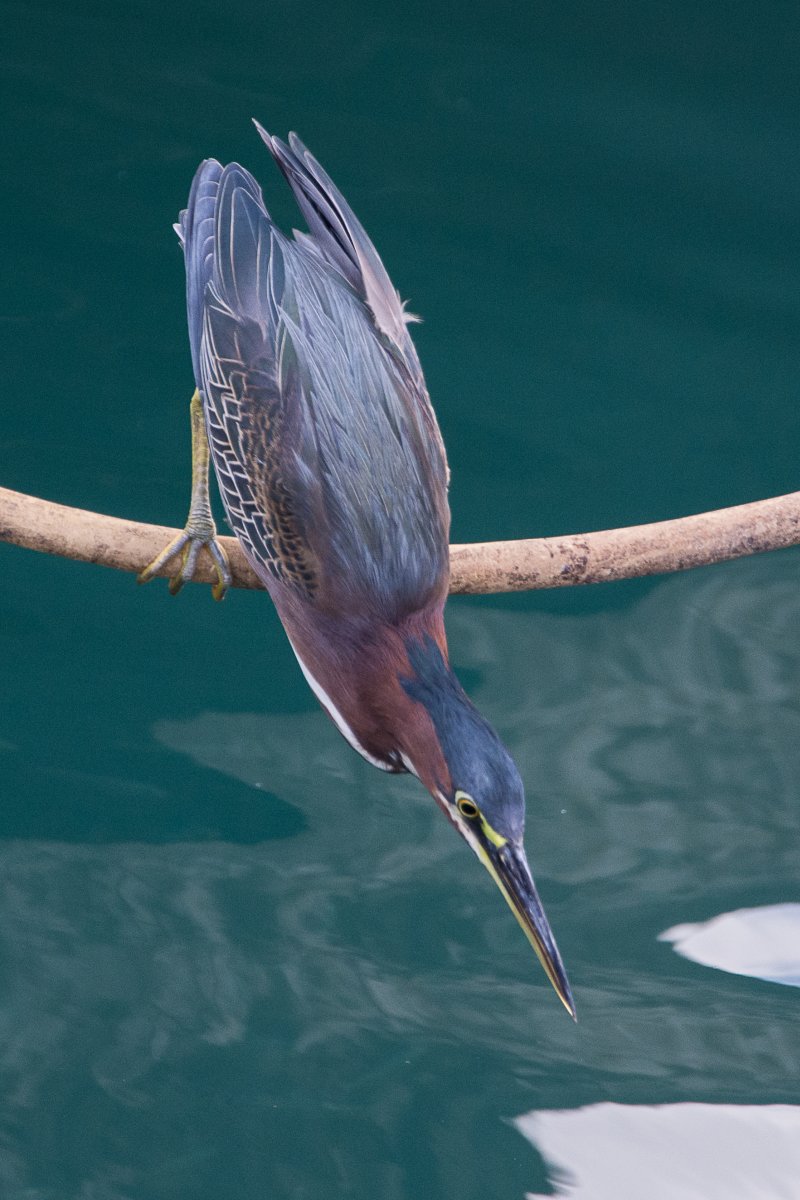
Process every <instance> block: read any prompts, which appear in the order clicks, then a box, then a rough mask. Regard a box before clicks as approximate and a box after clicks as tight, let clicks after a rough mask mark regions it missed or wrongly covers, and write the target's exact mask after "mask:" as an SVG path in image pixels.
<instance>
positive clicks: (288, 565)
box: [179, 131, 449, 624]
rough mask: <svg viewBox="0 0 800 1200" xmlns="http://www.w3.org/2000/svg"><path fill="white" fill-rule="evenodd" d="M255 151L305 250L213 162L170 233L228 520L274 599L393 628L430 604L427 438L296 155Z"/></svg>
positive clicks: (432, 491)
mask: <svg viewBox="0 0 800 1200" xmlns="http://www.w3.org/2000/svg"><path fill="white" fill-rule="evenodd" d="M262 136H264V140H265V141H266V142H267V145H268V146H269V148H270V150H271V152H272V153H273V155H274V157H275V158H276V161H277V162H278V165H279V166H280V167H281V169H282V170H283V172H284V174H285V175H286V177H287V179H288V181H289V183H290V184H291V186H292V189H293V191H294V193H295V196H296V197H297V199H298V201H299V203H300V206H301V208H302V210H303V213H304V215H305V217H306V220H307V221H308V224H309V228H310V234H295V238H294V240H291V239H288V238H286V237H285V236H284V235H283V234H282V233H281V232H280V231H279V230H278V229H277V228H276V227H275V225H274V224H273V223H272V221H271V219H270V217H269V215H268V213H267V211H266V209H265V207H264V204H263V200H262V197H261V192H260V189H259V187H258V185H257V184H256V183H255V181H254V180H253V178H252V176H251V175H249V173H248V172H246V171H245V170H243V168H241V167H240V166H238V165H237V164H231V165H229V166H227V167H224V168H223V167H221V166H220V164H219V163H217V162H215V161H213V160H209V161H207V162H205V163H203V164H202V165H201V167H200V169H199V170H198V172H197V175H196V177H195V181H194V184H193V186H192V192H191V195H190V198H189V204H188V207H187V209H186V211H185V212H184V213H182V214H181V222H180V226H179V233H180V235H181V238H182V241H183V243H184V251H185V255H186V267H187V298H188V310H189V327H190V340H191V343H192V358H193V363H194V368H195V375H196V379H197V384H198V387H199V388H200V391H201V393H202V395H203V400H204V406H205V411H206V420H207V427H208V432H209V441H210V445H211V449H212V455H213V459H214V465H215V468H216V472H217V477H218V480H219V483H220V489H221V492H222V495H223V499H224V502H225V507H226V510H227V513H228V519H229V521H230V524H231V526H232V527H233V529H234V532H235V533H236V534H237V536H238V537H239V539H240V541H241V542H242V544H243V545H244V547H245V549H246V551H247V553H248V555H249V556H250V558H251V560H252V561H253V563H254V565H255V567H256V569H257V570H258V571H259V572H260V573H261V575H262V577H263V578H264V579H265V582H267V584H268V585H269V586H271V588H272V589H273V590H275V589H276V588H277V589H286V588H288V589H290V591H291V593H292V594H293V595H295V596H297V597H302V599H303V600H305V601H307V602H308V603H310V604H312V605H313V606H314V607H315V608H318V609H319V610H320V611H327V612H329V613H332V614H334V615H337V614H342V615H344V614H359V615H361V616H363V617H366V618H372V619H375V618H379V619H380V620H382V621H384V622H387V623H391V624H397V623H399V622H400V621H402V620H403V619H404V618H405V617H406V616H408V615H409V614H411V613H414V612H416V611H419V610H420V609H423V608H425V607H426V606H427V605H429V604H431V603H434V602H437V601H439V600H441V599H443V596H444V594H445V592H446V586H447V575H448V560H447V543H448V531H449V509H448V505H447V466H446V462H445V455H444V449H443V446H442V441H441V437H440V435H439V431H438V427H437V425H436V420H435V417H434V415H433V411H432V409H431V406H430V402H429V400H428V396H427V392H426V390H425V385H424V381H423V378H422V373H421V370H420V367H419V361H418V359H417V356H416V353H415V351H414V348H413V346H412V344H411V340H410V338H409V336H408V331H407V328H406V323H405V320H404V317H403V310H402V305H401V304H400V301H399V299H398V297H397V294H396V292H395V291H394V289H393V288H392V285H391V283H390V282H389V279H388V277H387V276H386V272H385V270H384V268H383V266H382V264H381V262H380V259H379V258H378V255H377V253H376V252H375V250H374V247H373V246H372V244H371V243H370V242H369V240H368V238H367V236H366V234H365V233H364V231H363V229H362V227H361V226H360V224H359V223H358V221H357V220H356V218H355V217H354V215H353V214H352V212H351V210H350V209H349V207H348V205H347V204H346V202H345V200H344V198H343V197H342V196H341V193H339V192H338V190H337V189H336V188H335V186H334V185H333V183H332V182H331V181H330V179H329V178H328V177H327V175H325V173H324V172H323V171H322V169H321V167H319V164H317V163H316V161H315V160H314V159H313V158H312V157H311V155H309V154H308V152H307V151H306V150H305V148H304V147H303V146H302V144H301V143H300V142H299V141H298V140H297V139H296V138H294V139H292V141H291V143H290V146H285V145H283V143H280V142H278V141H277V139H272V138H269V137H268V135H265V134H263V131H262Z"/></svg>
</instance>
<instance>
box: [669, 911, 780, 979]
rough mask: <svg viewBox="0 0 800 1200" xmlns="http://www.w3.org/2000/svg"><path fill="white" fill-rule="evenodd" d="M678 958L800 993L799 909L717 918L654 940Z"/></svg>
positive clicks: (734, 914)
mask: <svg viewBox="0 0 800 1200" xmlns="http://www.w3.org/2000/svg"><path fill="white" fill-rule="evenodd" d="M659 940H660V941H662V942H671V943H672V945H673V947H674V949H675V950H676V951H677V952H678V954H682V955H683V956H684V958H690V959H691V960H692V962H696V963H702V965H703V966H704V967H716V968H717V969H718V970H720V971H730V972H732V973H733V974H734V975H754V976H755V977H756V978H758V979H766V980H768V981H769V982H770V983H787V984H791V985H792V986H794V987H800V904H771V905H768V906H765V907H763V908H740V909H737V911H736V912H729V913H721V914H720V916H718V917H713V918H712V919H711V920H710V921H702V922H700V923H699V924H695V925H674V926H673V927H672V929H666V930H665V931H664V932H663V933H662V934H659Z"/></svg>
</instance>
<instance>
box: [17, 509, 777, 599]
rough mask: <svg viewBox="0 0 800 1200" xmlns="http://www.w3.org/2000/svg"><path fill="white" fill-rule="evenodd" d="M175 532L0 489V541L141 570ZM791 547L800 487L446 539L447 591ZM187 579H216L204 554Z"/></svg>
mask: <svg viewBox="0 0 800 1200" xmlns="http://www.w3.org/2000/svg"><path fill="white" fill-rule="evenodd" d="M176 533H177V530H175V529H167V528H166V527H165V526H163V525H143V524H140V523H139V522H136V521H124V520H120V519H119V518H118V517H108V516H104V515H103V514H101V513H93V512H87V511H85V510H84V509H81V508H67V507H65V506H64V505H62V504H53V503H52V502H51V501H49V500H40V499H38V498H37V497H35V496H26V495H24V494H23V493H21V492H12V491H10V490H9V489H8V488H0V541H5V542H11V543H12V544H13V545H16V546H25V547H27V548H28V549H29V550H38V551H41V552H42V553H44V554H59V555H62V556H63V557H65V558H74V559H77V560H79V561H80V562H90V563H97V564H99V565H101V566H104V567H115V568H116V569H117V570H120V571H134V572H139V571H141V569H142V568H143V567H144V566H145V565H146V564H147V563H148V562H150V561H151V560H152V559H153V558H155V556H156V554H158V552H159V551H160V550H161V549H162V548H163V547H164V546H165V545H166V543H167V542H168V541H169V540H170V539H171V538H173V537H174V536H175V534H176ZM220 540H221V542H222V544H223V546H224V547H225V549H226V551H227V553H228V557H229V559H230V564H231V571H232V573H233V586H234V587H243V588H259V587H262V586H263V585H262V584H261V582H260V581H259V579H258V577H257V576H256V574H255V572H254V571H253V570H252V568H251V567H250V565H249V563H248V562H247V560H246V558H245V556H244V553H243V552H242V549H241V547H240V546H239V544H238V542H237V541H236V539H235V538H230V537H226V538H221V539H220ZM798 544H800V492H791V493H790V494H789V495H787V496H774V497H773V498H772V499H770V500H757V501H755V502H754V503H752V504H740V505H737V506H736V507H735V508H721V509H717V510H716V511H714V512H707V513H701V514H699V515H697V516H692V517H679V518H677V519H676V520H672V521H657V522H655V523H654V524H651V525H633V526H631V527H629V528H627V529H606V530H601V531H599V532H595V533H580V534H568V535H566V536H564V537H550V538H526V539H524V540H522V541H510V542H477V543H474V544H472V545H467V546H451V548H450V556H451V569H452V575H451V582H450V591H451V592H461V593H465V592H469V593H473V594H474V593H482V592H520V591H527V590H529V589H532V588H553V587H566V586H570V585H572V584H578V583H602V582H606V581H609V580H613V579H631V578H633V577H635V576H640V575H658V574H662V573H664V572H669V571H685V570H688V569H689V568H690V567H702V566H707V565H708V564H710V563H718V562H725V561H727V560H728V559H731V558H741V557H743V556H745V555H748V554H761V553H763V552H764V551H767V550H781V549H785V548H786V547H788V546H796V545H798ZM175 570H177V563H176V562H171V563H169V564H168V565H167V568H166V569H165V570H164V571H162V572H161V574H163V575H170V574H172V573H174V571H175ZM195 579H196V581H197V582H200V583H212V582H214V579H215V576H214V573H213V571H212V568H211V563H210V560H209V558H208V555H207V554H206V552H205V551H203V552H202V553H201V555H200V561H199V562H198V566H197V572H196V576H195Z"/></svg>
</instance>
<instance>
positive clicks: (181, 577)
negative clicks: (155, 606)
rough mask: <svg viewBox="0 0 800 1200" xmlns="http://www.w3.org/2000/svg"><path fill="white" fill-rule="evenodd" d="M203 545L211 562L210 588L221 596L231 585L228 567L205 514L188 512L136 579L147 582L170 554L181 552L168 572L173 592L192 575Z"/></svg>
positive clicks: (214, 529) (216, 598)
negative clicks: (174, 567)
mask: <svg viewBox="0 0 800 1200" xmlns="http://www.w3.org/2000/svg"><path fill="white" fill-rule="evenodd" d="M204 547H205V549H206V550H207V551H208V553H209V555H210V556H211V560H212V562H213V563H214V573H215V574H216V577H217V579H216V583H214V585H213V586H212V588H211V595H212V596H213V597H214V599H215V600H223V599H224V598H225V593H226V592H227V590H228V588H229V587H230V586H231V569H230V566H229V564H228V556H227V554H226V553H225V551H224V550H223V549H222V546H221V545H220V543H219V541H218V540H217V527H216V525H215V524H214V522H213V520H211V519H210V518H208V517H205V516H203V517H193V516H192V514H191V513H190V514H189V520H188V521H187V522H186V527H185V529H184V530H183V531H182V532H181V533H179V534H178V536H177V537H176V538H173V539H172V541H171V542H170V543H169V544H168V545H167V546H165V547H164V549H163V550H162V551H161V553H160V554H158V555H156V557H155V558H154V559H153V561H152V562H151V563H148V564H147V566H146V567H145V568H144V570H143V571H140V572H139V575H138V577H137V583H149V582H150V580H151V579H153V578H154V577H155V576H156V575H157V574H158V573H159V571H161V570H162V568H163V567H165V566H166V564H167V563H168V562H169V561H170V560H171V559H173V558H176V557H177V556H178V555H180V556H181V565H180V570H178V571H177V572H176V573H175V574H174V575H172V576H170V581H169V591H170V595H172V596H177V594H178V592H179V591H180V590H181V588H182V587H183V585H184V584H185V583H188V582H189V580H191V579H192V578H193V576H194V572H195V568H196V566H197V559H198V557H199V555H200V551H201V550H202V549H203V548H204Z"/></svg>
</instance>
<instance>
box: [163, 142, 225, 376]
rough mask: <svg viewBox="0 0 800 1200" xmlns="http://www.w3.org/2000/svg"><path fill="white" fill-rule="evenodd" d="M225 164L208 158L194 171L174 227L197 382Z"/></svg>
mask: <svg viewBox="0 0 800 1200" xmlns="http://www.w3.org/2000/svg"><path fill="white" fill-rule="evenodd" d="M221 177H222V164H221V163H218V162H217V160H216V159H214V158H207V159H206V160H205V162H202V163H201V164H200V166H199V167H198V168H197V171H196V172H195V177H194V179H193V180H192V188H191V191H190V192H189V200H188V203H187V205H186V208H185V209H184V210H183V211H182V213H181V214H180V217H179V218H178V221H177V223H176V224H175V226H174V229H175V232H176V233H177V235H178V238H179V240H180V243H181V245H182V246H183V253H184V256H185V259H186V313H187V316H188V320H189V345H190V347H191V351H192V367H193V368H194V378H195V383H196V384H197V386H198V388H199V387H201V383H200V338H201V335H202V332H203V297H204V295H205V291H206V284H207V283H208V281H209V279H210V278H211V276H212V273H213V270H214V213H215V210H216V204H217V194H218V192H219V183H220V179H221Z"/></svg>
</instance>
